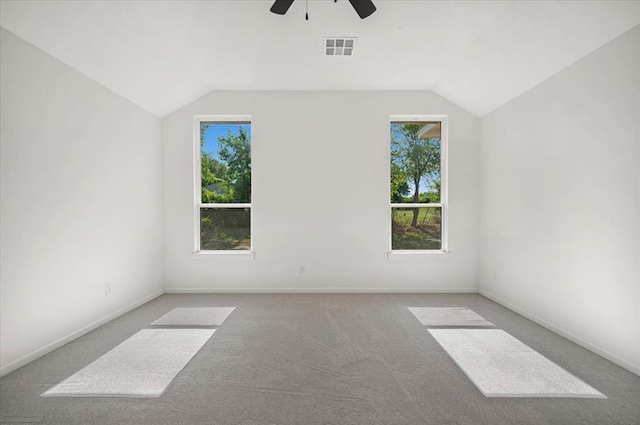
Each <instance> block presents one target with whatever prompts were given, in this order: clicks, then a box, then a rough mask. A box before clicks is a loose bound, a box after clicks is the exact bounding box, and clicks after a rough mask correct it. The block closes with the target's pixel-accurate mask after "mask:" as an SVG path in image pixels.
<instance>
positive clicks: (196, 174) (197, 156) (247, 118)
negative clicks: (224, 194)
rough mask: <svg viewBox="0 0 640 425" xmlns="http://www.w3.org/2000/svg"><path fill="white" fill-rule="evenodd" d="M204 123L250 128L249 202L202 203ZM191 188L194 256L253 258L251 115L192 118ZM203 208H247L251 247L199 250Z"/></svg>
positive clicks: (200, 116)
mask: <svg viewBox="0 0 640 425" xmlns="http://www.w3.org/2000/svg"><path fill="white" fill-rule="evenodd" d="M203 122H205V123H207V122H211V123H216V122H218V123H230V122H231V123H236V122H237V123H249V125H250V126H251V202H248V203H235V204H206V203H202V161H201V156H202V149H201V147H200V126H201V124H202V123H203ZM193 158H194V162H193V188H194V197H193V199H194V209H193V212H194V214H193V227H194V250H193V253H194V254H205V255H209V254H211V255H221V254H222V255H234V256H248V257H251V258H254V257H255V252H254V250H253V121H252V116H251V115H196V116H194V117H193ZM203 208H211V209H213V208H220V209H222V208H249V214H250V223H251V227H250V229H249V232H250V233H249V234H250V238H251V247H250V248H249V249H248V250H203V249H200V242H201V240H200V210H201V209H203Z"/></svg>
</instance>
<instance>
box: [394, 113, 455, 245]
mask: <svg viewBox="0 0 640 425" xmlns="http://www.w3.org/2000/svg"><path fill="white" fill-rule="evenodd" d="M390 150H391V155H390V210H391V214H390V219H391V251H400V252H401V251H446V250H447V249H446V248H447V247H446V242H447V241H446V228H445V226H444V225H445V224H446V169H445V166H446V158H445V154H446V118H445V117H433V116H395V117H391V124H390Z"/></svg>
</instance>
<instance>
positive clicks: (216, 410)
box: [0, 294, 640, 425]
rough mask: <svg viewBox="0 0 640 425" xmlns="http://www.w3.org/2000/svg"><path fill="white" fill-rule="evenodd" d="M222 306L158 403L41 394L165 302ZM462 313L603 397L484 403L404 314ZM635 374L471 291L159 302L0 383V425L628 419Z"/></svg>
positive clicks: (395, 424) (633, 420) (535, 424)
mask: <svg viewBox="0 0 640 425" xmlns="http://www.w3.org/2000/svg"><path fill="white" fill-rule="evenodd" d="M205 306H221V307H225V306H235V307H236V309H235V310H234V312H233V313H232V314H231V316H229V318H228V319H227V320H226V321H225V322H224V324H223V325H222V326H221V327H220V328H218V329H217V330H216V332H215V333H214V335H213V337H212V338H211V340H210V341H209V343H207V344H205V345H204V346H203V347H202V349H201V350H200V351H199V352H198V354H197V355H196V356H194V357H193V359H192V360H191V361H190V362H189V363H188V364H187V365H186V366H185V367H184V369H182V371H181V372H180V373H179V374H178V375H177V376H176V378H175V379H174V380H173V381H172V382H171V384H170V385H169V388H168V390H167V391H165V393H164V394H163V395H162V396H161V397H158V398H132V397H40V394H42V392H44V391H45V390H47V389H49V388H51V387H53V386H54V385H56V384H58V383H59V382H61V381H62V380H64V379H65V378H67V377H69V376H71V375H73V374H74V373H75V372H77V371H78V370H79V369H81V368H82V366H83V365H87V364H89V363H91V362H92V361H94V360H96V359H97V358H99V357H100V356H102V355H103V354H104V353H106V352H108V351H109V350H111V349H113V347H115V346H117V345H118V344H120V343H121V342H122V341H124V340H126V339H127V338H128V337H130V336H131V335H133V334H135V333H136V332H138V331H139V330H140V329H144V328H146V327H147V326H148V325H149V323H151V322H152V321H154V320H155V319H157V318H158V317H160V316H162V315H163V314H165V313H166V312H168V311H170V310H171V309H173V308H176V307H205ZM409 306H411V307H442V306H464V307H467V308H469V309H471V310H473V311H475V312H476V313H478V314H479V315H481V316H482V317H485V318H486V319H489V320H490V321H491V322H493V323H494V324H495V325H496V326H497V327H499V328H500V329H504V330H505V331H507V332H508V333H509V334H511V335H513V336H514V337H516V338H518V340H520V341H522V342H523V343H525V344H527V345H528V346H529V347H531V348H533V349H534V350H536V351H538V352H539V353H541V354H543V355H544V356H545V357H547V358H548V359H549V360H551V361H553V362H554V363H555V364H557V365H558V366H560V367H562V368H563V369H565V370H567V371H569V372H571V373H572V374H574V375H576V376H578V377H580V378H581V379H582V380H584V381H585V382H587V383H588V384H589V385H592V386H593V387H594V388H597V389H598V390H599V391H601V392H602V393H604V394H606V395H607V398H606V399H602V398H540V397H526V398H487V397H485V396H484V395H482V393H481V392H480V391H479V390H478V389H477V388H476V386H475V385H474V384H473V383H472V382H471V381H470V380H469V378H468V377H467V376H466V375H465V374H464V373H463V372H462V370H461V369H460V368H459V367H458V366H457V365H456V364H455V363H454V362H453V361H452V360H451V357H450V356H449V354H447V352H446V351H445V350H443V349H442V347H441V346H440V345H439V344H438V342H437V341H436V340H435V339H434V338H433V337H432V336H431V334H429V332H427V330H426V329H425V327H424V326H423V325H421V324H420V322H419V321H418V320H416V318H415V317H414V316H413V315H412V314H411V313H410V312H409V310H407V307H409ZM638 394H640V376H637V375H634V374H632V373H631V372H628V371H626V370H624V369H622V368H621V367H618V366H616V365H614V364H613V363H611V362H609V361H607V360H605V359H603V358H602V357H599V356H598V355H596V354H594V353H592V352H590V351H588V350H585V349H584V348H582V347H579V346H578V345H576V344H573V343H572V342H570V341H568V340H566V339H565V338H562V337H560V336H558V335H556V334H554V333H553V332H551V331H549V330H547V329H544V328H542V327H540V326H538V325H536V324H535V323H533V322H531V321H530V320H527V319H525V318H523V317H522V316H519V315H517V314H515V313H513V312H512V311H509V310H507V309H505V308H503V307H501V306H499V305H498V304H496V303H494V302H492V301H490V300H488V299H486V298H484V297H482V296H481V295H478V294H165V295H162V296H161V297H159V298H157V299H155V300H153V301H151V302H149V303H147V304H145V305H143V306H141V307H139V308H137V309H135V310H133V311H131V312H129V313H127V314H125V315H123V316H121V317H119V318H117V319H115V320H113V321H111V322H109V323H108V324H106V325H104V326H101V327H99V328H98V329H95V330H94V331H92V332H89V333H87V334H86V335H84V336H82V337H80V338H78V339H76V340H74V341H73V342H71V343H69V344H66V345H65V346H63V347H61V348H59V349H57V350H55V351H53V352H51V353H49V354H47V355H46V356H43V357H41V358H40V359H38V360H36V361H34V362H32V363H29V364H28V365H26V366H25V367H23V368H20V369H18V370H16V371H14V372H12V373H9V374H7V375H6V376H3V377H2V378H0V423H2V425H4V423H5V422H6V423H11V422H18V423H22V422H37V423H38V424H39V425H129V424H130V425H202V424H206V425H329V424H331V425H638V418H639V417H640V402H639V401H638Z"/></svg>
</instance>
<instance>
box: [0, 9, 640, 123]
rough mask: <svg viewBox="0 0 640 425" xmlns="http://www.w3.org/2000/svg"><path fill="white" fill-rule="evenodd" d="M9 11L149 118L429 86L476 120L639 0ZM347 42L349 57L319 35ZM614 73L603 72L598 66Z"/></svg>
mask: <svg viewBox="0 0 640 425" xmlns="http://www.w3.org/2000/svg"><path fill="white" fill-rule="evenodd" d="M374 1H375V3H376V6H377V8H378V10H377V11H376V12H375V13H374V14H373V15H371V16H370V17H369V18H367V19H364V20H361V19H359V18H358V16H357V15H356V13H355V12H354V10H353V9H352V7H351V6H350V5H349V3H348V2H347V1H346V0H339V1H338V2H337V3H334V1H333V0H309V5H308V8H309V17H310V19H309V21H305V19H304V13H305V1H304V0H297V1H295V2H294V4H293V6H292V7H291V9H290V10H289V12H288V13H287V15H285V16H278V15H274V14H272V13H270V12H269V8H270V7H271V4H272V1H270V0H255V1H252V0H230V1H226V0H208V1H207V0H202V1H186V0H185V1H133V0H131V1H56V0H46V1H11V0H2V1H1V3H0V17H1V18H0V24H1V25H2V26H3V27H4V28H6V29H8V30H9V31H11V32H13V33H15V34H16V35H18V36H20V37H22V38H23V39H25V40H27V41H28V42H30V43H32V44H34V45H35V46H37V47H39V48H40V49H42V50H44V51H45V52H47V53H49V54H51V55H53V56H55V57H56V58H58V59H60V60H61V61H63V62H65V63H66V64H68V65H70V66H71V67H73V68H75V69H77V70H78V71H80V72H82V73H84V74H85V75H87V76H88V77H90V78H92V79H93V80H95V81H97V82H99V83H101V84H102V85H104V86H106V87H108V88H110V89H111V90H113V91H114V92H116V93H118V94H119V95H121V96H123V97H124V98H127V99H129V100H130V101H132V102H133V103H135V104H137V105H139V106H141V107H142V108H144V109H146V110H148V111H149V112H151V113H153V114H155V115H158V116H161V117H162V116H165V115H167V114H169V113H171V112H172V111H174V110H176V109H179V108H180V107H182V106H183V105H185V104H187V103H189V102H191V101H193V100H195V99H197V98H198V97H200V96H202V95H204V94H206V93H208V92H210V91H212V90H391V89H397V90H432V91H434V92H435V93H437V94H439V95H441V96H443V97H445V98H447V99H449V100H450V101H452V102H454V103H457V104H458V105H460V106H461V107H463V108H465V109H467V110H468V111H470V112H472V113H474V114H475V115H477V116H483V115H485V114H486V113H488V112H490V111H492V110H493V109H495V108H497V107H498V106H500V105H502V104H504V103H506V102H508V101H509V100H511V99H513V98H514V97H517V96H518V95H520V94H521V93H523V92H525V91H527V90H529V89H530V88H532V87H533V86H535V85H536V84H538V83H540V82H542V81H543V80H545V79H547V78H549V77H550V76H552V75H553V74H555V73H557V72H559V71H560V70H562V69H563V68H565V67H567V66H569V65H571V64H572V63H574V62H575V61H577V60H579V59H580V58H582V57H584V56H585V55H587V54H589V53H590V52H592V51H594V50H595V49H597V48H598V47H600V46H602V45H604V44H606V43H607V42H609V41H611V40H613V39H614V38H616V37H617V36H619V35H621V34H622V33H624V32H625V31H627V30H629V29H631V28H632V27H634V26H636V25H638V24H639V23H640V2H638V1H637V0H630V1H615V0H603V1H578V0H572V1H539V0H529V1H505V0H498V1H479V0H470V1H429V0H424V1H421V0H413V1H404V0H374ZM332 36H355V37H357V43H356V48H355V50H354V54H353V56H351V57H327V56H324V49H323V44H324V41H323V39H324V37H332ZM611 66H616V64H611Z"/></svg>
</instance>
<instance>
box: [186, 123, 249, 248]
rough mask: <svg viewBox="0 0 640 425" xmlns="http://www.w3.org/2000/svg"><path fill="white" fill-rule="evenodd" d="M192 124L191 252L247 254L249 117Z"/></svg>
mask: <svg viewBox="0 0 640 425" xmlns="http://www.w3.org/2000/svg"><path fill="white" fill-rule="evenodd" d="M195 124H196V125H195V129H194V130H195V133H196V134H195V136H196V137H195V142H196V146H195V165H196V166H195V173H196V175H195V223H196V229H195V251H196V252H201V251H218V252H222V251H227V252H230V251H233V252H243V251H245V252H249V251H251V249H252V240H251V117H249V116H233V117H231V116H222V117H196V119H195Z"/></svg>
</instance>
